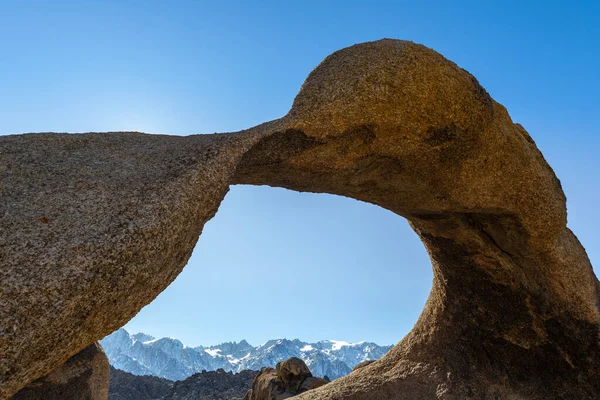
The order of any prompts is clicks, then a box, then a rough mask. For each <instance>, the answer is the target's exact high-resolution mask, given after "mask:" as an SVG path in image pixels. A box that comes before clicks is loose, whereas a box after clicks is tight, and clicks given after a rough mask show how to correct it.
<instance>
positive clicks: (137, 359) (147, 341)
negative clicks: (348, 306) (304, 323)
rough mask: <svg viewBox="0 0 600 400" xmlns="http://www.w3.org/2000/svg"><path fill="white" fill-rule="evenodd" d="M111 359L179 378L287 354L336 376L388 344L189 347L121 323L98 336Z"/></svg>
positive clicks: (249, 366)
mask: <svg viewBox="0 0 600 400" xmlns="http://www.w3.org/2000/svg"><path fill="white" fill-rule="evenodd" d="M100 343H101V344H102V347H104V351H106V355H107V356H108V359H109V361H110V363H111V365H112V366H113V367H115V368H118V369H120V370H123V371H126V372H129V373H132V374H134V375H154V376H158V377H161V378H166V379H169V380H173V381H176V380H183V379H185V378H187V377H189V376H191V375H193V374H195V373H197V372H201V371H202V370H207V371H215V370H217V369H219V368H222V369H224V370H225V371H232V372H240V371H243V370H254V371H256V370H259V369H261V368H262V367H275V365H276V364H277V363H278V362H279V361H284V360H287V359H288V358H290V357H298V358H301V359H302V360H304V362H306V364H307V365H308V367H309V368H310V370H311V371H312V373H313V375H314V376H318V377H323V376H328V377H329V378H331V379H336V378H339V377H341V376H344V375H347V374H349V373H350V371H352V368H354V366H356V365H357V364H358V363H360V362H362V361H365V360H376V359H378V358H380V357H381V356H383V355H384V354H385V353H386V352H387V351H388V350H390V349H391V348H392V346H379V345H377V344H375V343H367V342H359V343H347V342H342V341H335V340H323V341H320V342H317V343H305V342H301V341H300V340H298V339H295V340H287V339H278V340H269V341H268V342H267V343H265V344H262V345H260V346H257V347H254V346H252V345H250V344H249V343H248V342H246V341H245V340H242V341H241V342H239V343H236V342H228V343H222V344H219V345H216V346H210V347H203V346H198V347H188V346H185V345H184V344H183V343H181V342H180V341H179V340H177V339H173V338H162V339H155V338H154V337H152V336H150V335H146V334H144V333H137V334H135V335H130V334H129V333H128V332H127V331H126V330H125V329H119V330H118V331H115V332H113V333H112V334H110V335H109V336H107V337H105V338H104V339H102V340H101V341H100Z"/></svg>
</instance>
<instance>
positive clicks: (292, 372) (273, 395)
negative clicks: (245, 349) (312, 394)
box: [244, 357, 329, 400]
mask: <svg viewBox="0 0 600 400" xmlns="http://www.w3.org/2000/svg"><path fill="white" fill-rule="evenodd" d="M328 383H329V381H327V380H325V379H321V378H316V377H313V376H312V373H311V372H310V370H309V369H308V367H307V366H306V364H305V363H304V361H302V360H301V359H299V358H296V357H292V358H290V359H288V360H286V361H282V362H279V363H277V367H276V368H275V369H273V368H263V369H262V370H261V371H260V372H259V373H258V375H257V376H256V378H254V381H253V382H252V389H250V390H249V391H248V393H246V396H245V397H244V400H283V399H287V398H290V397H293V396H296V395H297V394H300V393H304V392H308V391H309V390H312V389H316V388H318V387H321V386H323V385H326V384H328Z"/></svg>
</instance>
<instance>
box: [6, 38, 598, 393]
mask: <svg viewBox="0 0 600 400" xmlns="http://www.w3.org/2000/svg"><path fill="white" fill-rule="evenodd" d="M230 184H254V185H271V186H281V187H285V188H289V189H293V190H299V191H311V192H323V193H332V194H338V195H342V196H348V197H352V198H355V199H358V200H362V201H366V202H370V203H373V204H377V205H379V206H381V207H384V208H386V209H389V210H391V211H393V212H394V213H396V214H398V215H400V216H403V217H405V218H407V219H408V220H409V222H410V224H411V226H412V227H413V229H414V230H415V232H416V233H417V234H418V235H419V236H420V238H421V239H422V241H423V243H424V244H425V247H426V248H427V251H428V252H429V254H430V256H431V260H432V266H433V270H434V282H433V287H432V291H431V294H430V297H429V300H428V302H427V304H426V306H425V309H424V310H423V313H422V315H421V317H420V318H419V320H418V322H417V324H416V325H415V327H414V329H413V330H412V331H411V332H410V333H409V334H408V335H407V336H406V337H405V338H404V339H403V340H402V341H401V342H400V343H398V345H397V346H396V347H395V348H394V349H392V350H391V351H390V352H389V353H388V354H387V355H386V356H384V357H383V358H382V359H381V360H379V361H377V362H376V363H373V364H371V365H369V366H368V367H365V368H361V369H359V370H357V371H355V372H353V373H352V374H350V375H349V376H347V377H344V378H341V379H338V380H336V381H335V382H332V383H331V384H328V385H325V386H323V387H322V388H319V389H315V390H314V391H310V392H307V393H305V394H302V395H300V396H299V398H300V399H302V400H306V399H325V400H326V399H331V400H333V399H342V398H344V399H400V398H411V399H431V398H441V399H464V398H477V399H498V398H502V399H517V398H518V399H548V398H553V399H556V398H568V399H592V398H597V397H598V394H599V393H600V379H599V376H598V374H599V371H600V305H599V304H600V284H599V283H598V280H597V278H596V277H595V275H594V273H593V270H592V267H591V265H590V262H589V260H588V258H587V255H586V253H585V250H584V249H583V247H582V246H581V245H580V243H579V242H578V240H577V238H576V237H575V235H574V234H573V233H572V232H571V231H570V230H569V229H568V228H567V226H566V221H567V214H566V206H565V196H564V194H563V192H562V189H561V186H560V182H559V181H558V179H557V178H556V176H555V175H554V173H553V171H552V169H551V168H550V167H549V166H548V164H547V163H546V161H545V160H544V158H543V156H542V154H541V153H540V151H539V150H538V149H537V147H536V145H535V143H534V141H533V140H532V138H531V137H530V136H529V135H528V133H527V132H526V131H525V129H523V127H522V126H520V125H519V124H515V123H513V122H512V120H511V119H510V117H509V115H508V113H507V111H506V110H505V108H504V107H503V106H501V105H500V104H498V103H496V102H495V101H494V100H493V99H492V98H491V97H490V96H489V95H488V93H487V92H486V91H485V90H484V89H483V88H482V87H481V85H480V84H479V83H478V82H477V80H476V79H475V78H474V77H473V76H472V75H470V74H469V73H468V72H467V71H465V70H463V69H461V68H459V67H458V66H456V65H455V64H454V63H452V62H450V61H448V60H446V59H445V58H444V57H442V56H441V55H440V54H438V53H436V52H434V51H432V50H430V49H428V48H426V47H424V46H421V45H417V44H413V43H410V42H404V41H397V40H381V41H377V42H372V43H365V44H360V45H356V46H352V47H349V48H346V49H343V50H340V51H338V52H336V53H334V54H332V55H331V56H329V57H327V58H326V59H325V60H324V61H323V62H322V63H321V64H320V65H319V66H318V67H317V68H316V69H315V70H314V71H313V72H312V73H311V74H310V75H309V77H308V78H307V80H306V82H305V83H304V85H303V86H302V89H301V90H300V92H299V94H298V95H297V97H296V99H295V100H294V103H293V106H292V109H291V110H290V112H289V113H288V114H287V115H286V116H284V117H283V118H281V119H279V120H276V121H273V122H270V123H266V124H263V125H260V126H257V127H255V128H252V129H250V130H247V131H243V132H238V133H234V134H221V135H198V136H189V137H169V136H154V135H144V134H139V133H110V134H86V135H66V134H49V133H47V134H29V135H21V136H7V137H2V138H0V232H1V234H0V281H1V282H2V286H0V317H1V318H0V321H1V322H0V354H2V355H3V357H2V358H1V359H0V388H1V389H0V396H8V395H11V394H13V393H15V392H16V391H17V390H18V389H20V388H21V387H23V386H24V385H26V384H27V383H29V382H31V381H33V380H35V379H37V378H38V377H40V376H42V375H45V374H46V373H48V372H50V371H51V370H52V369H54V368H56V367H58V366H59V365H60V364H62V363H64V362H65V361H66V360H67V359H68V358H69V357H71V356H72V355H74V354H76V353H77V352H79V351H80V350H81V349H83V348H85V347H86V346H87V345H89V344H90V343H93V342H94V341H95V340H98V339H100V338H102V337H104V336H106V335H107V334H108V333H110V332H112V331H114V330H115V329H117V328H118V327H120V326H122V325H123V324H124V323H125V322H126V321H127V320H128V319H130V318H131V317H133V316H134V315H135V314H136V312H137V311H139V310H140V308H141V307H142V306H144V305H145V304H147V303H149V302H150V301H151V300H152V299H153V298H154V297H155V296H156V295H157V294H158V293H160V291H162V290H163V289H164V288H165V287H166V286H167V285H168V284H169V283H170V282H171V281H172V280H173V279H174V278H175V276H177V274H178V273H179V272H180V271H181V269H182V268H183V266H184V265H185V263H186V262H187V259H188V257H189V255H190V254H191V251H192V249H193V247H194V244H195V242H196V240H197V239H198V236H199V235H200V233H201V231H202V227H203V225H204V223H205V222H206V221H207V220H209V219H210V218H211V217H212V216H213V215H214V214H215V212H216V211H217V208H218V206H219V203H220V201H221V200H222V198H223V196H224V195H225V193H226V191H227V188H228V186H229V185H230Z"/></svg>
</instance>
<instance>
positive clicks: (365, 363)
mask: <svg viewBox="0 0 600 400" xmlns="http://www.w3.org/2000/svg"><path fill="white" fill-rule="evenodd" d="M375 361H376V360H365V361H363V362H360V363H358V364H357V365H356V366H355V367H354V368H352V372H354V371H356V370H358V369H361V368H364V367H366V366H367V365H370V364H373V363H374V362H375Z"/></svg>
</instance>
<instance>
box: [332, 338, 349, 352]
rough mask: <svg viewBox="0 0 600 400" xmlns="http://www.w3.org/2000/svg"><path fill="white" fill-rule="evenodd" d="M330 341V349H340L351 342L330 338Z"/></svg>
mask: <svg viewBox="0 0 600 400" xmlns="http://www.w3.org/2000/svg"><path fill="white" fill-rule="evenodd" d="M329 342H330V343H333V346H331V350H333V351H336V350H339V349H341V348H342V347H346V346H352V343H348V342H344V341H343V340H330V341H329Z"/></svg>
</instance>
